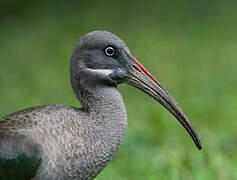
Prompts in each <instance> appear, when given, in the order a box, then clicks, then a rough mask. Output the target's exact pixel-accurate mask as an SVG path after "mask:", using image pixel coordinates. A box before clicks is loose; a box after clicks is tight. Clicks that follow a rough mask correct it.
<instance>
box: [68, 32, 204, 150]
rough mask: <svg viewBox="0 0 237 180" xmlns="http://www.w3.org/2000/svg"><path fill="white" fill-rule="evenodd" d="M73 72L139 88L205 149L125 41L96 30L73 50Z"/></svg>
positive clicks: (166, 94)
mask: <svg viewBox="0 0 237 180" xmlns="http://www.w3.org/2000/svg"><path fill="white" fill-rule="evenodd" d="M73 68H74V70H73ZM75 69H76V70H75ZM71 71H73V72H78V73H83V74H84V75H86V77H87V78H89V79H90V78H93V80H97V82H102V83H106V84H108V85H110V86H117V85H118V84H120V83H126V84H129V85H132V86H134V87H136V88H139V89H140V90H142V91H144V92H145V93H147V94H148V95H150V96H151V97H152V98H154V99H155V100H156V101H158V102H159V103H160V104H161V105H162V106H163V107H165V108H166V109H167V110H168V111H169V112H170V113H172V114H173V116H174V117H175V118H176V119H177V120H178V121H179V122H180V123H181V124H182V126H183V127H184V128H185V129H186V131H187V132H188V133H189V135H190V136H191V138H192V139H193V141H194V143H195V144H196V146H197V148H198V149H201V148H202V146H201V142H200V140H199V138H198V135H197V133H196V132H195V130H194V128H193V126H192V124H191V123H190V121H189V119H188V118H187V116H186V115H185V113H184V112H183V110H182V109H181V108H180V107H179V105H178V104H177V102H176V101H175V100H174V98H173V97H172V96H171V95H170V94H169V93H168V91H167V90H166V89H165V88H164V87H163V86H162V85H161V84H160V83H159V82H158V81H157V80H156V79H155V78H154V77H153V76H152V75H151V74H150V73H149V71H148V70H146V68H145V67H144V66H143V65H142V64H141V63H140V62H139V61H138V60H137V59H136V58H134V57H133V56H132V54H131V53H130V51H129V49H128V47H127V46H126V44H125V43H124V42H123V40H121V39H120V38H119V37H117V36H116V35H114V34H112V33H110V32H106V31H94V32H90V33H88V34H86V35H85V36H83V37H82V38H81V39H80V40H79V42H78V43H77V45H76V47H75V49H74V51H73V55H72V58H71ZM71 74H72V73H71ZM74 76H79V75H77V74H76V75H75V74H74Z"/></svg>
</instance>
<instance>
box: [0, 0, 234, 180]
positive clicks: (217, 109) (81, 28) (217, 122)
mask: <svg viewBox="0 0 237 180" xmlns="http://www.w3.org/2000/svg"><path fill="white" fill-rule="evenodd" d="M1 3H2V5H1V6H0V7H1V11H0V12H1V13H0V21H1V24H0V39H1V41H0V59H1V60H0V83H1V88H0V94H1V96H0V99H1V101H0V109H1V110H0V115H1V116H4V115H6V114H8V113H11V112H14V111H16V110H20V109H23V108H26V107H30V106H35V105H40V104H49V103H63V104H70V105H74V106H79V103H78V102H77V100H76V98H75V97H74V95H73V93H72V90H71V89H70V82H69V73H68V68H69V67H68V63H69V59H70V55H71V52H72V49H73V48H74V44H75V43H76V41H77V40H78V39H79V38H80V37H81V36H82V35H84V34H85V33H87V32H89V31H92V30H97V29H103V30H108V31H111V32H114V33H116V34H117V35H118V36H120V37H121V38H122V39H124V40H125V41H126V43H127V45H128V46H129V48H130V49H131V51H132V53H133V55H134V56H135V57H137V58H138V59H139V60H140V61H141V62H142V63H143V64H144V65H145V67H147V69H149V70H150V71H151V72H152V73H153V74H154V75H155V76H156V77H157V78H158V79H159V80H160V82H161V83H162V84H164V85H165V87H167V89H168V90H169V91H170V93H171V94H172V95H173V96H174V97H175V99H176V100H177V101H178V102H179V104H180V106H181V107H182V108H183V109H184V111H185V112H186V113H187V115H188V117H189V118H190V119H191V121H192V123H193V125H194V126H195V128H196V129H197V131H198V134H199V136H200V139H201V141H202V143H203V150H202V151H198V150H197V149H196V148H195V146H194V144H193V143H192V141H191V139H190V137H189V136H188V135H187V133H186V132H185V131H184V129H183V128H182V127H181V126H180V125H179V124H178V122H176V120H175V119H174V118H173V117H172V116H171V115H170V114H169V113H168V112H167V111H166V110H164V109H163V108H162V107H161V106H160V105H158V104H157V103H156V102H155V101H154V100H152V99H151V98H150V97H148V96H147V95H145V94H144V93H143V92H140V91H139V90H136V89H134V88H132V87H128V86H126V85H121V86H120V89H121V92H122V94H123V96H124V100H125V103H126V106H127V111H128V121H129V122H128V123H129V128H128V133H127V136H126V138H125V140H124V142H123V144H122V145H121V148H120V149H119V151H118V153H117V155H116V156H115V158H114V159H113V161H112V162H111V163H110V164H109V165H108V166H107V167H106V168H105V170H104V171H103V172H102V173H101V174H100V175H99V176H98V177H97V178H96V179H97V180H100V179H114V180H126V179H148V180H153V179H168V180H173V179H175V180H177V179H178V180H179V179H180V180H181V179H183V180H186V179H187V180H192V179H194V180H203V179H208V180H209V179H221V180H229V179H237V171H236V169H237V168H236V167H237V153H236V149H237V138H236V137H237V131H236V129H237V123H236V116H237V111H236V108H237V93H236V92H237V75H236V74H237V61H236V59H237V51H236V50H237V36H236V32H237V24H236V23H235V22H236V20H237V15H236V8H235V7H236V5H237V3H236V2H235V1H221V0H217V1H208V2H207V1H194V0H193V1H188V0H182V1H149V2H148V1H147V2H146V3H144V2H143V1H128V2H127V1H125V0H124V1H117V2H112V1H98V2H96V1H77V2H74V3H72V2H70V3H69V2H67V1H50V2H47V1H15V0H10V1H3V2H1Z"/></svg>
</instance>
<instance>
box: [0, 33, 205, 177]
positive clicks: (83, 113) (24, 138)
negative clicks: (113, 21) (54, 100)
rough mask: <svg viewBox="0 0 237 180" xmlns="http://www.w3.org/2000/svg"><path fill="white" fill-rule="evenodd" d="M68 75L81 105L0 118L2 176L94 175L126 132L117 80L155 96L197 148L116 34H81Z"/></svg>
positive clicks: (178, 112)
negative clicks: (79, 106) (80, 106)
mask: <svg viewBox="0 0 237 180" xmlns="http://www.w3.org/2000/svg"><path fill="white" fill-rule="evenodd" d="M70 80H71V85H72V88H73V91H74V93H75V96H76V97H77V98H78V100H79V101H80V103H81V105H82V108H77V107H72V106H68V105H64V104H51V105H43V106H36V107H32V108H28V109H25V110H22V111H19V112H16V113H13V114H10V115H8V116H6V117H3V118H1V119H0V135H1V136H0V137H1V139H0V167H1V172H0V177H3V178H5V175H4V174H3V173H5V174H6V176H7V175H9V174H10V175H11V176H10V175H9V176H10V177H9V178H8V179H14V177H13V176H12V174H14V176H15V179H19V177H18V176H20V174H21V173H22V174H23V178H26V179H30V178H31V177H33V176H34V179H41V180H53V179H57V180H60V179H62V180H63V179H82V180H83V179H93V178H94V177H96V176H97V175H98V174H99V173H100V172H101V171H102V170H103V169H104V167H105V166H106V165H107V164H108V163H109V162H110V161H111V160H112V158H113V156H114V154H115V153H116V151H117V150H118V148H119V145H120V144H121V142H122V140H123V138H124V136H125V134H126V129H127V112H126V108H125V105H124V102H123V99H122V96H121V94H120V92H119V90H118V89H117V85H119V84H121V83H127V84H129V85H132V86H134V87H136V88H139V89H141V90H142V91H144V92H145V93H147V94H148V95H150V96H151V97H152V98H154V99H155V100H156V101H158V102H159V103H160V104H161V105H162V106H164V107H165V108H166V109H167V110H168V111H169V112H170V113H172V114H173V115H174V117H175V118H176V119H177V120H178V121H179V122H180V123H181V124H182V126H183V127H184V128H185V129H186V130H187V132H188V133H189V135H190V136H191V138H192V139H193V141H194V143H195V144H196V146H197V148H198V149H201V143H200V141H199V139H198V135H197V134H196V132H195V131H194V129H193V127H192V125H191V123H190V122H189V120H188V118H187V116H186V115H185V114H184V112H183V111H182V109H181V108H180V107H179V106H178V104H177V103H176V101H175V100H174V99H173V98H172V96H171V95H170V94H169V93H168V92H167V90H166V89H165V88H164V87H163V86H162V85H161V84H160V83H159V82H158V81H157V80H156V79H155V78H154V77H153V76H152V75H151V74H150V73H149V72H148V71H147V70H146V69H145V68H144V67H143V66H142V64H141V63H140V62H139V61H138V60H136V59H135V58H134V57H133V56H132V54H131V53H130V51H129V50H128V48H127V46H126V44H125V43H124V42H123V41H122V40H121V39H120V38H119V37H117V36H116V35H114V34H112V33H110V32H106V31H94V32H91V33H88V34H86V35H85V36H83V37H82V38H81V39H80V40H79V41H78V43H77V44H76V47H75V49H74V51H73V53H72V57H71V62H70ZM25 162H28V163H29V164H27V163H25ZM17 169H18V170H17ZM19 169H20V171H19ZM9 170H12V171H15V173H13V172H12V171H9ZM24 170H25V172H23V171H24ZM27 170H28V171H30V172H28V173H26V171H27ZM9 172H10V173H9ZM3 178H1V179H3Z"/></svg>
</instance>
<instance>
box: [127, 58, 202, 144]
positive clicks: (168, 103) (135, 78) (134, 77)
mask: <svg viewBox="0 0 237 180" xmlns="http://www.w3.org/2000/svg"><path fill="white" fill-rule="evenodd" d="M131 60H132V66H133V69H132V70H131V71H127V74H128V79H127V82H126V83H127V84H130V85H132V86H135V87H137V88H139V89H141V90H142V91H144V92H145V93H147V94H149V95H150V96H151V97H153V98H154V99H156V100H157V101H158V102H159V103H160V104H161V105H162V106H164V107H165V108H166V109H167V110H168V111H169V112H170V113H172V114H173V115H174V117H175V118H176V119H177V120H178V121H179V122H180V123H181V124H182V126H183V127H184V128H185V129H186V131H187V132H188V133H189V135H190V136H191V137H192V139H193V141H194V143H195V144H196V146H197V148H198V149H201V148H202V145H201V142H200V140H199V138H198V135H197V133H196V132H195V130H194V128H193V126H192V124H191V123H190V121H189V120H188V118H187V116H186V115H185V114H184V112H183V110H182V109H181V108H180V107H179V105H178V104H177V103H176V101H175V100H174V98H173V97H172V96H171V95H170V94H169V93H168V91H167V90H166V89H165V88H164V87H163V86H162V85H161V84H160V83H159V82H158V81H157V80H156V79H155V78H154V77H153V76H152V75H151V74H150V73H149V72H148V71H147V70H146V69H145V68H144V67H143V66H142V64H141V63H140V62H139V61H138V60H136V59H135V58H134V57H131Z"/></svg>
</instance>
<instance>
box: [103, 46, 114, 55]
mask: <svg viewBox="0 0 237 180" xmlns="http://www.w3.org/2000/svg"><path fill="white" fill-rule="evenodd" d="M105 54H106V55H107V56H113V55H114V48H112V47H107V48H106V49H105Z"/></svg>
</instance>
